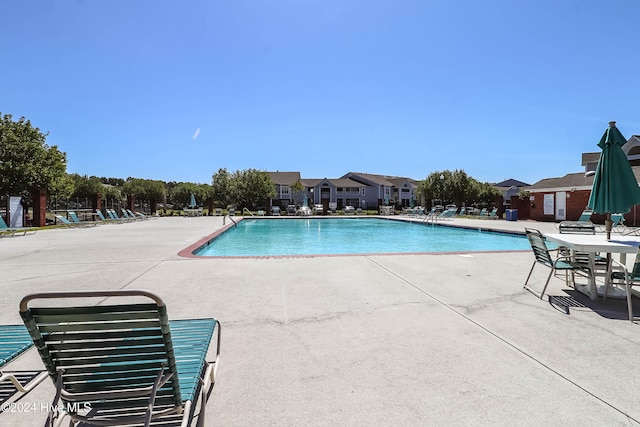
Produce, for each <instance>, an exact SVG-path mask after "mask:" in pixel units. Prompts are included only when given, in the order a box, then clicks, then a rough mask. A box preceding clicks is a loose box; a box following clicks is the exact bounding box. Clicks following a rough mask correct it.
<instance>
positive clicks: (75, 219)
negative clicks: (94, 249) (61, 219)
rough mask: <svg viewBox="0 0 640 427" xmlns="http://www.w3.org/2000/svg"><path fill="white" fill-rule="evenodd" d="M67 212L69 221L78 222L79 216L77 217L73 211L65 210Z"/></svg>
mask: <svg viewBox="0 0 640 427" xmlns="http://www.w3.org/2000/svg"><path fill="white" fill-rule="evenodd" d="M67 213H68V214H69V217H70V218H71V221H73V222H75V223H76V224H80V218H78V215H77V214H76V212H75V211H67Z"/></svg>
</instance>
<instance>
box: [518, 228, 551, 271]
mask: <svg viewBox="0 0 640 427" xmlns="http://www.w3.org/2000/svg"><path fill="white" fill-rule="evenodd" d="M525 233H526V234H527V239H529V243H530V244H531V249H532V250H533V254H534V256H535V257H536V261H537V262H539V263H541V264H544V265H546V266H547V267H549V268H553V258H552V257H551V254H550V253H549V249H548V248H547V244H546V242H545V240H544V237H543V236H542V233H540V232H539V231H538V230H534V229H532V228H525Z"/></svg>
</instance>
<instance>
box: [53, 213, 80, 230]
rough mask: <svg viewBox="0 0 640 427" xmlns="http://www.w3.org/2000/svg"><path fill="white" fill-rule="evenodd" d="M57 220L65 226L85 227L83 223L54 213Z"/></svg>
mask: <svg viewBox="0 0 640 427" xmlns="http://www.w3.org/2000/svg"><path fill="white" fill-rule="evenodd" d="M54 216H55V218H56V220H57V221H58V222H60V223H62V225H64V226H65V227H84V225H83V224H79V223H76V222H73V221H69V220H68V219H67V218H65V217H63V216H62V215H58V214H54Z"/></svg>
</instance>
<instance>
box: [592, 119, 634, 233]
mask: <svg viewBox="0 0 640 427" xmlns="http://www.w3.org/2000/svg"><path fill="white" fill-rule="evenodd" d="M626 142H627V140H626V139H625V138H624V136H622V133H621V132H620V131H619V130H618V128H617V127H616V122H609V128H607V130H606V131H605V133H604V135H603V136H602V138H601V139H600V142H599V143H598V147H600V148H601V149H602V153H601V154H600V160H599V161H598V168H597V169H596V174H595V177H594V178H593V187H592V188H591V195H590V196H589V203H588V204H587V206H588V207H590V208H591V209H593V211H594V212H597V213H601V214H606V216H607V219H606V221H605V228H606V230H607V240H608V239H610V238H611V214H612V213H626V212H629V210H630V208H631V207H632V206H633V205H635V204H638V203H640V187H639V186H638V181H637V180H636V177H635V175H634V174H633V170H632V169H631V165H630V164H629V160H628V159H627V156H626V155H625V154H624V152H623V151H622V146H623V145H624V144H626Z"/></svg>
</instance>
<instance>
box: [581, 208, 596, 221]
mask: <svg viewBox="0 0 640 427" xmlns="http://www.w3.org/2000/svg"><path fill="white" fill-rule="evenodd" d="M592 215H593V211H592V210H591V209H585V210H583V211H582V213H581V214H580V218H578V221H588V222H591V216H592Z"/></svg>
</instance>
